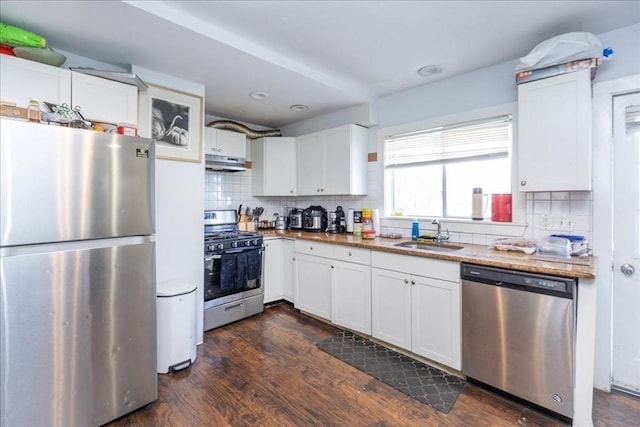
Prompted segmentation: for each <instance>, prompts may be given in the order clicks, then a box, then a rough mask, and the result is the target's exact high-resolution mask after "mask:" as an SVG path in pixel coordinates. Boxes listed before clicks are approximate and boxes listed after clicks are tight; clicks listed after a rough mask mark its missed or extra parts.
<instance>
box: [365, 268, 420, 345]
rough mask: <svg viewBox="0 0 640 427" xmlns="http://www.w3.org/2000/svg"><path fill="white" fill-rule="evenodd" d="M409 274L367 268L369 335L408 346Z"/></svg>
mask: <svg viewBox="0 0 640 427" xmlns="http://www.w3.org/2000/svg"><path fill="white" fill-rule="evenodd" d="M410 279H411V276H410V275H409V274H406V273H400V272H397V271H391V270H383V269H380V268H371V287H372V295H371V303H372V305H371V316H372V331H371V335H372V336H374V337H375V338H378V339H379V340H382V341H384V342H388V343H389V344H393V345H395V346H397V347H400V348H404V349H405V350H411V285H409V280H410Z"/></svg>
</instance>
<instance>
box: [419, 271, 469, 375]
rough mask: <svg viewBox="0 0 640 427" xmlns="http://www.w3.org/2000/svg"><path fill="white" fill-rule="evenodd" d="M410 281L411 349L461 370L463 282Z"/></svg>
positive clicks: (423, 278)
mask: <svg viewBox="0 0 640 427" xmlns="http://www.w3.org/2000/svg"><path fill="white" fill-rule="evenodd" d="M411 280H412V282H411V285H412V286H411V351H412V352H413V353H416V354H419V355H421V356H424V357H426V358H427V359H431V360H434V361H436V362H439V363H442V364H443V365H446V366H450V367H452V368H454V369H458V370H460V369H461V355H460V346H461V339H462V334H461V326H460V321H461V320H460V319H461V318H460V282H449V281H445V280H439V279H432V278H428V277H421V276H414V277H412V279H411Z"/></svg>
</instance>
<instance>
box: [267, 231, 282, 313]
mask: <svg viewBox="0 0 640 427" xmlns="http://www.w3.org/2000/svg"><path fill="white" fill-rule="evenodd" d="M282 242H283V240H282V239H265V240H264V270H263V272H262V283H263V286H264V302H265V303H269V302H273V301H277V300H279V299H282V298H283V296H284V277H283V276H284V274H283V273H284V254H283V251H282Z"/></svg>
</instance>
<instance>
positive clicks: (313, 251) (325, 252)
mask: <svg viewBox="0 0 640 427" xmlns="http://www.w3.org/2000/svg"><path fill="white" fill-rule="evenodd" d="M294 249H295V251H296V252H298V253H302V254H308V255H315V256H321V257H325V258H331V257H333V245H332V244H329V243H318V242H313V241H309V240H296V243H295V247H294Z"/></svg>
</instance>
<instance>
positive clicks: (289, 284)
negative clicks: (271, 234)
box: [282, 239, 295, 303]
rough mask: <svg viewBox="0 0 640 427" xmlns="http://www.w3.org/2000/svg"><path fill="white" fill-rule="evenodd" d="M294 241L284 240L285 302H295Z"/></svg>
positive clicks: (283, 284)
mask: <svg viewBox="0 0 640 427" xmlns="http://www.w3.org/2000/svg"><path fill="white" fill-rule="evenodd" d="M293 282H294V280H293V240H289V239H283V240H282V292H283V297H284V299H285V300H287V301H289V302H291V303H292V302H294V300H295V299H294V286H293Z"/></svg>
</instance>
